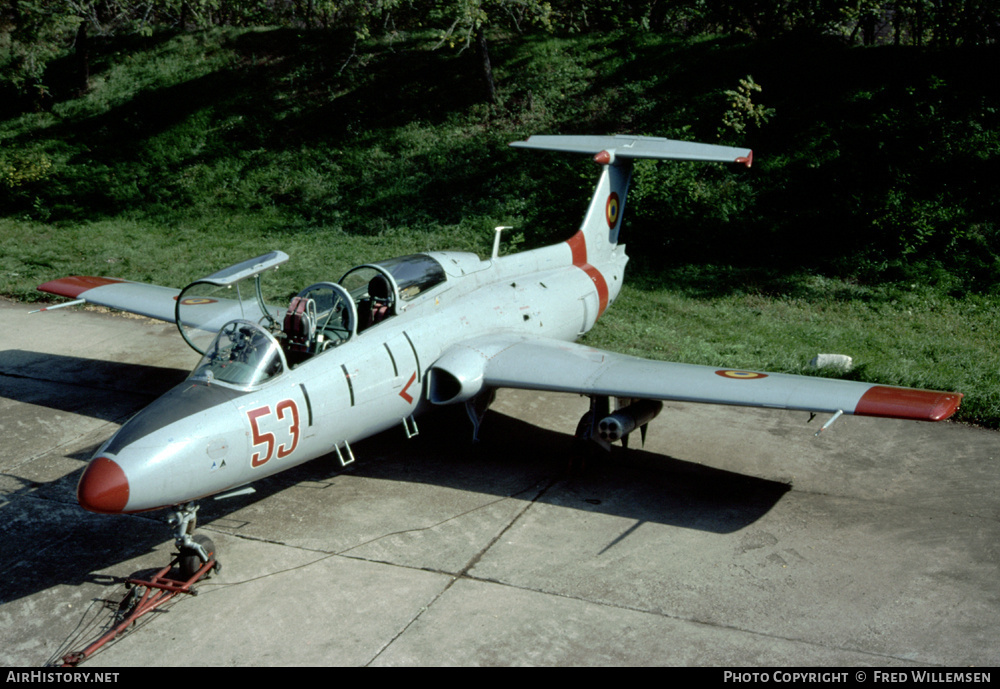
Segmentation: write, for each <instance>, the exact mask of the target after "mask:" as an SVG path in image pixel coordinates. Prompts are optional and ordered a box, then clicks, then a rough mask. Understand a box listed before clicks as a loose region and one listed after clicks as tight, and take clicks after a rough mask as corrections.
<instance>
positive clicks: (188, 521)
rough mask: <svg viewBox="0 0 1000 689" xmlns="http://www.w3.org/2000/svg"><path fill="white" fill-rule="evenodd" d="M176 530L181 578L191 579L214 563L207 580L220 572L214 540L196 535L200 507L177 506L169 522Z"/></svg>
mask: <svg viewBox="0 0 1000 689" xmlns="http://www.w3.org/2000/svg"><path fill="white" fill-rule="evenodd" d="M167 521H168V523H169V524H171V525H172V526H174V527H176V528H175V534H176V536H175V538H174V543H175V545H176V546H177V550H178V552H179V553H180V554H179V555H178V564H179V566H180V571H181V578H182V579H189V578H191V576H193V575H194V573H195V572H197V571H198V570H199V569H201V567H202V565H204V564H205V563H207V562H209V561H212V562H214V564H213V566H212V568H211V569H209V570H208V572H207V574H206V576H205V578H206V579H207V578H209V577H211V576H212V574H214V573H216V572H218V571H220V570H221V569H222V565H220V564H219V562H218V560H216V559H215V543H213V542H212V539H211V538H209V537H208V536H205V535H203V534H198V535H197V536H196V535H194V530H195V527H196V525H197V523H198V505H197V504H195V503H193V502H186V503H184V504H183V505H175V506H174V513H173V515H172V516H171V517H170V519H168V520H167Z"/></svg>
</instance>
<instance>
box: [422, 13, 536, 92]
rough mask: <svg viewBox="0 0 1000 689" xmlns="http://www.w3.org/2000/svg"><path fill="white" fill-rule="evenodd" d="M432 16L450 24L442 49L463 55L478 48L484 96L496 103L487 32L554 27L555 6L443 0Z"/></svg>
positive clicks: (442, 39)
mask: <svg viewBox="0 0 1000 689" xmlns="http://www.w3.org/2000/svg"><path fill="white" fill-rule="evenodd" d="M432 17H434V18H436V19H437V20H438V21H441V23H442V24H446V23H447V24H448V28H446V29H442V31H441V41H440V43H438V46H439V47H440V46H443V45H444V44H446V43H447V44H448V45H449V46H451V47H453V48H454V47H458V48H459V52H462V51H464V50H466V49H467V48H469V47H470V46H472V45H473V44H474V45H475V46H476V52H477V55H478V57H479V61H480V69H481V74H482V77H483V87H484V97H485V99H486V101H487V102H488V103H490V104H494V103H496V100H497V86H496V80H495V79H494V77H493V66H492V63H491V61H490V51H489V42H488V39H487V30H488V29H489V28H490V27H501V26H506V27H508V28H511V29H513V30H515V31H518V32H520V31H521V30H522V27H523V26H524V25H525V24H536V25H540V26H543V27H545V28H546V29H549V28H551V26H552V6H551V5H550V4H549V3H547V2H542V1H541V0H439V1H438V3H437V6H436V8H435V11H434V13H433V14H432Z"/></svg>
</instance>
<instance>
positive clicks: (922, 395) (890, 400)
mask: <svg viewBox="0 0 1000 689" xmlns="http://www.w3.org/2000/svg"><path fill="white" fill-rule="evenodd" d="M962 397H963V395H962V393H960V392H934V391H931V390H913V389H910V388H891V387H886V386H882V385H876V386H874V387H872V388H870V389H869V390H868V392H866V393H865V394H864V395H862V396H861V399H860V400H859V401H858V406H857V407H855V409H854V413H855V414H858V415H860V416H882V417H887V418H892V419H914V420H916V421H944V420H945V419H947V418H950V417H951V415H952V414H954V413H955V412H956V411H957V410H958V406H959V405H960V404H961V403H962Z"/></svg>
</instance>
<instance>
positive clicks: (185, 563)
mask: <svg viewBox="0 0 1000 689" xmlns="http://www.w3.org/2000/svg"><path fill="white" fill-rule="evenodd" d="M192 540H194V542H195V543H197V544H198V545H200V546H201V547H202V548H204V549H205V552H206V553H208V557H209V558H215V543H213V542H212V539H211V538H209V537H208V536H205V535H204V534H195V535H194V536H193V537H192ZM202 564H204V563H203V562H202V561H201V558H200V557H199V556H198V551H196V550H194V549H193V548H181V556H180V559H179V560H178V565H179V566H180V570H181V578H182V579H183V580H184V581H187V580H188V579H190V578H191V577H193V576H194V575H195V574H197V573H198V570H199V569H201V566H202ZM220 569H221V566H220V565H219V560H218V558H216V559H215V566H214V567H213V568H212V569H210V570H209V571H208V572H206V573H205V578H206V579H208V578H209V577H211V576H212V574H214V573H215V572H218V571H219V570H220Z"/></svg>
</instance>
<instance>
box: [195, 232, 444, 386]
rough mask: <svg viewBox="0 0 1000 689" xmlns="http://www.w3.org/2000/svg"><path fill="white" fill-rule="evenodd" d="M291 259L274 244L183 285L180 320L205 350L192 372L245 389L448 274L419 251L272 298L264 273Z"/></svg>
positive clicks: (349, 335) (398, 307)
mask: <svg viewBox="0 0 1000 689" xmlns="http://www.w3.org/2000/svg"><path fill="white" fill-rule="evenodd" d="M286 261H288V255H287V254H285V253H284V252H281V251H272V252H269V253H267V254H264V255H262V256H258V257H256V258H252V259H249V260H247V261H243V262H241V263H237V264H236V265H233V266H230V267H229V268H226V269H224V270H221V271H219V272H217V273H213V274H212V275H209V276H208V277H205V278H202V279H200V280H196V281H195V282H192V283H191V284H190V285H188V286H187V287H185V288H184V289H183V290H182V291H181V293H180V295H179V296H178V297H177V305H176V314H175V315H176V322H177V327H178V329H179V330H180V332H181V335H182V336H183V338H184V341H185V342H187V343H188V345H190V346H191V347H192V348H193V349H194V350H195V351H197V352H199V353H200V354H201V355H202V359H201V361H200V362H199V363H198V365H197V366H196V367H195V369H194V372H193V373H192V374H191V378H193V379H195V380H204V381H206V382H209V383H214V382H221V383H225V384H228V385H232V386H236V387H238V388H241V389H249V388H253V387H256V386H258V385H262V384H264V383H266V382H267V381H269V380H271V379H273V378H275V377H276V376H278V375H280V374H281V373H282V372H284V371H285V370H286V369H288V368H289V367H294V366H297V365H299V364H301V363H303V362H305V361H307V360H309V359H311V358H312V357H314V356H316V355H318V354H322V353H323V352H325V351H328V350H330V349H333V348H335V347H338V346H340V345H342V344H344V343H346V342H348V341H350V340H352V339H353V338H355V337H357V336H358V335H359V334H360V333H363V332H365V331H367V330H368V329H369V328H372V327H375V326H377V325H378V324H379V323H382V322H384V321H386V320H387V319H389V318H392V317H393V316H396V315H397V314H399V313H401V312H402V311H403V310H404V309H405V308H406V307H407V306H408V305H410V303H412V302H414V301H416V300H419V298H420V297H421V296H423V295H424V294H426V293H427V292H428V291H429V290H431V289H433V288H434V287H437V286H438V285H440V284H442V283H443V282H444V281H445V279H446V276H445V271H444V269H443V268H442V266H441V264H440V263H439V262H438V261H437V260H436V259H434V258H433V257H431V256H429V255H427V254H414V255H411V256H403V257H400V258H394V259H390V260H387V261H380V262H378V263H368V264H364V265H360V266H357V267H355V268H352V269H351V270H349V271H348V272H347V273H345V274H344V275H343V277H341V278H340V280H338V281H337V282H318V283H315V284H313V285H310V286H309V287H306V288H305V289H304V290H302V291H301V292H299V293H298V294H296V295H295V296H294V297H292V298H291V301H290V303H288V304H287V306H284V305H283V306H274V305H272V304H271V303H269V302H268V300H267V299H266V298H265V292H264V289H263V287H262V284H261V283H262V276H264V275H265V274H267V273H269V272H273V271H274V270H276V269H277V268H278V267H279V266H280V265H282V264H284V263H285V262H286ZM271 301H272V302H273V301H275V300H274V299H272V300H271Z"/></svg>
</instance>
